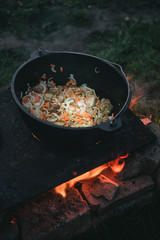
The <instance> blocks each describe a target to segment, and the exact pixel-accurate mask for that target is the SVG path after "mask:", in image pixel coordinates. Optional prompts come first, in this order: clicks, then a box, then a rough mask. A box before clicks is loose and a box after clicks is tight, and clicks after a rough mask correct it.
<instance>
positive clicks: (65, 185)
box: [54, 153, 129, 198]
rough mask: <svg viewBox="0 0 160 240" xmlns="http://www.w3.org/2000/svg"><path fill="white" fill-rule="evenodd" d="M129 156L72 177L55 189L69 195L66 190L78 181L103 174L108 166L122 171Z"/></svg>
mask: <svg viewBox="0 0 160 240" xmlns="http://www.w3.org/2000/svg"><path fill="white" fill-rule="evenodd" d="M128 156H129V154H128V153H127V154H126V155H124V156H120V157H118V158H116V159H115V160H113V161H111V162H108V163H105V164H103V165H101V166H99V167H97V168H95V169H93V170H91V171H89V172H86V173H84V174H82V175H80V176H78V177H75V178H73V179H71V180H70V181H68V182H65V183H63V184H61V185H59V186H57V187H55V188H54V190H55V192H56V193H58V194H61V195H62V197H63V198H65V197H66V195H67V193H66V191H67V189H68V188H71V187H73V186H74V185H75V184H76V183H77V182H80V181H85V180H88V179H91V178H95V177H97V176H98V175H100V174H101V172H102V171H103V170H105V169H107V168H110V169H111V170H112V171H113V172H114V173H115V174H117V173H119V172H121V171H122V170H123V168H124V166H125V160H124V159H125V158H127V157H128ZM74 174H75V173H74Z"/></svg>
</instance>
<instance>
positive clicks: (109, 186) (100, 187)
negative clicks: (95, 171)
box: [91, 174, 119, 201]
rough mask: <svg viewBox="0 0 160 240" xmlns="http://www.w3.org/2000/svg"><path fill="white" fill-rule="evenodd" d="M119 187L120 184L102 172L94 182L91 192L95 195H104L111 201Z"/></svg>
mask: <svg viewBox="0 0 160 240" xmlns="http://www.w3.org/2000/svg"><path fill="white" fill-rule="evenodd" d="M118 189H119V184H118V183H116V182H114V181H112V180H111V179H109V178H107V177H106V176H104V175H102V174H100V175H99V176H98V178H97V179H96V180H95V181H94V182H93V184H92V187H91V194H92V195H93V196H95V197H104V198H105V199H106V200H109V201H111V200H112V199H113V198H114V196H115V195H116V193H117V191H118Z"/></svg>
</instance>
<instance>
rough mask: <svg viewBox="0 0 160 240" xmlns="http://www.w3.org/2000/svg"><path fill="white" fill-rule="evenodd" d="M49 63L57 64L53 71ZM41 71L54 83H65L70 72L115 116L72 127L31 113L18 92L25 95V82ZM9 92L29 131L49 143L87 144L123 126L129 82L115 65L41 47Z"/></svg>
mask: <svg viewBox="0 0 160 240" xmlns="http://www.w3.org/2000/svg"><path fill="white" fill-rule="evenodd" d="M50 64H55V65H56V69H57V72H56V73H53V72H52V71H51V67H50ZM115 66H116V67H115ZM60 67H63V72H61V71H60V70H58V69H60ZM117 67H118V69H117ZM44 73H45V74H46V75H47V77H53V76H54V81H55V82H56V84H57V85H65V84H66V82H67V81H68V77H69V75H70V74H73V75H74V77H75V79H76V81H77V85H78V86H79V85H81V84H83V83H86V84H87V85H88V86H89V87H90V88H93V89H95V91H96V93H97V95H98V96H99V97H100V98H109V99H110V101H111V103H112V105H113V113H114V116H115V117H114V118H113V119H112V120H110V121H108V122H105V123H102V124H100V125H96V126H91V127H81V128H73V127H62V126H57V125H54V124H51V123H48V122H45V121H43V120H41V119H39V118H37V117H35V116H34V115H32V114H30V113H29V112H28V111H27V110H26V109H25V108H24V107H23V106H22V104H21V97H20V96H21V92H23V94H24V92H25V91H26V90H27V88H28V83H29V84H30V86H34V85H36V84H38V83H39V79H40V77H41V76H42V75H43V74H44ZM11 92H12V95H13V98H14V101H15V103H16V104H17V106H18V108H19V110H20V113H21V115H22V117H23V119H24V121H25V123H26V125H27V126H28V128H29V129H30V130H31V132H32V133H33V134H34V135H35V136H36V137H38V138H39V139H40V140H41V141H42V142H45V143H47V144H48V143H49V144H51V145H52V144H53V145H55V144H56V145H57V144H58V145H61V144H62V145H78V144H80V145H84V144H85V145H88V144H90V143H96V142H97V141H100V140H102V139H103V138H104V137H106V136H107V135H108V133H109V132H112V131H115V130H117V129H119V128H120V127H121V126H122V124H121V118H122V115H123V114H124V113H125V111H126V110H127V108H128V106H129V104H130V99H131V91H130V86H129V83H128V81H127V79H126V76H125V74H124V72H123V70H122V68H121V67H120V66H119V65H118V64H115V63H111V62H108V61H106V60H104V59H101V58H98V57H95V56H92V55H88V54H83V53H76V52H66V51H64V52H61V51H54V52H52V51H45V50H41V49H38V50H36V51H35V52H33V53H32V54H31V58H30V59H29V60H28V61H27V62H25V63H24V64H23V65H21V66H20V67H19V68H18V69H17V71H16V72H15V74H14V76H13V78H12V82H11Z"/></svg>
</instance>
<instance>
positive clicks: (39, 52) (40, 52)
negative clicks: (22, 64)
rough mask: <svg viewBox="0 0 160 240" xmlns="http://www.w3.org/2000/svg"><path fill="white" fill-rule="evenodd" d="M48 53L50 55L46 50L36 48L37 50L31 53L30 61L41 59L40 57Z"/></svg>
mask: <svg viewBox="0 0 160 240" xmlns="http://www.w3.org/2000/svg"><path fill="white" fill-rule="evenodd" d="M49 53H51V52H50V51H47V50H44V49H41V48H38V49H37V50H35V51H33V52H32V53H31V56H30V59H31V60H32V59H34V58H38V57H42V56H44V55H47V54H49Z"/></svg>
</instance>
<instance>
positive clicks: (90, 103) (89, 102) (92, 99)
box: [86, 95, 96, 107]
mask: <svg viewBox="0 0 160 240" xmlns="http://www.w3.org/2000/svg"><path fill="white" fill-rule="evenodd" d="M95 102H96V98H95V96H94V95H91V96H88V99H87V101H86V103H87V105H88V106H91V107H93V106H94V105H95Z"/></svg>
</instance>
